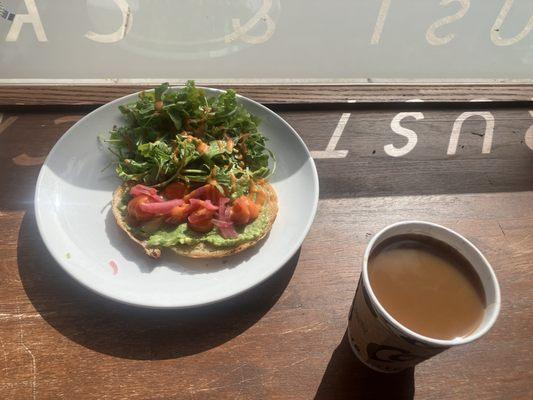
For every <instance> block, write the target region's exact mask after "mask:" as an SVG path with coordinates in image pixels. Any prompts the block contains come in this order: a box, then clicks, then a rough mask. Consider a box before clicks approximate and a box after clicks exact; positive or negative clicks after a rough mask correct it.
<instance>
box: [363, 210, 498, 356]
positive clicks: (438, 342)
mask: <svg viewBox="0 0 533 400" xmlns="http://www.w3.org/2000/svg"><path fill="white" fill-rule="evenodd" d="M413 224H414V225H427V226H431V227H434V228H437V229H441V230H444V231H446V232H447V233H448V234H450V235H452V236H456V237H458V238H459V239H460V240H462V241H463V242H464V243H465V244H466V245H467V246H469V247H470V248H471V249H472V250H474V252H475V253H476V255H477V256H478V257H479V259H480V260H481V262H482V264H483V266H484V267H485V269H486V270H487V272H488V274H489V276H490V280H491V282H492V285H493V286H494V307H493V311H492V314H491V316H490V318H489V319H488V321H486V322H485V323H483V326H482V327H478V329H476V331H475V332H474V333H473V334H470V335H468V336H465V337H461V338H454V339H450V340H445V339H436V338H431V337H428V336H424V335H421V334H419V333H416V332H414V331H412V330H411V329H409V328H407V327H406V326H404V325H402V324H401V323H400V322H398V321H397V320H396V319H394V318H393V317H392V315H390V314H389V313H388V312H387V310H385V308H384V307H383V306H382V305H381V303H380V302H379V300H378V298H377V296H376V295H375V294H374V291H373V290H372V286H371V285H370V279H369V277H368V259H369V257H370V254H371V251H372V249H373V248H374V245H375V244H376V241H377V240H378V239H379V238H380V237H381V236H383V234H384V233H386V232H387V231H389V230H390V229H392V228H395V227H398V226H403V225H413ZM428 236H429V235H428ZM457 251H459V250H457ZM362 277H363V284H364V286H365V289H366V290H367V292H368V294H369V296H370V298H371V299H372V303H373V305H374V306H375V307H376V308H377V309H378V312H379V313H380V314H381V315H382V316H383V317H384V318H385V319H386V320H387V322H388V323H390V324H391V325H393V326H394V327H395V328H396V329H397V330H399V331H400V332H402V333H403V334H405V335H407V336H409V337H412V338H413V339H415V340H417V341H419V342H422V343H425V344H428V345H431V346H442V347H451V346H457V345H461V344H466V343H470V342H473V341H474V340H476V339H479V338H480V337H481V336H483V335H484V334H485V333H487V332H488V331H489V330H490V328H492V326H493V325H494V323H495V322H496V319H497V318H498V315H499V313H500V306H501V297H500V286H499V284H498V279H497V278H496V274H495V273H494V271H493V269H492V266H491V265H490V263H489V262H488V260H487V259H486V258H485V256H484V255H483V254H482V253H481V251H480V250H479V249H478V248H477V247H476V246H475V245H474V244H473V243H472V242H470V241H469V240H468V239H467V238H465V237H464V236H463V235H461V234H459V233H457V232H455V231H454V230H452V229H449V228H446V227H445V226H442V225H438V224H435V223H432V222H426V221H417V220H410V221H401V222H396V223H394V224H390V225H387V226H386V227H385V228H383V229H381V230H380V231H379V232H378V233H376V234H375V235H374V236H373V237H372V239H371V240H370V241H369V242H368V244H367V247H366V250H365V253H364V258H363V269H362Z"/></svg>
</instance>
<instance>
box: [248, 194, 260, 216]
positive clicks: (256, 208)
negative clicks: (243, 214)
mask: <svg viewBox="0 0 533 400" xmlns="http://www.w3.org/2000/svg"><path fill="white" fill-rule="evenodd" d="M248 209H249V210H250V220H251V221H253V220H254V219H256V218H257V217H258V216H259V213H260V212H261V206H260V205H259V204H256V203H254V202H253V201H252V200H251V199H248Z"/></svg>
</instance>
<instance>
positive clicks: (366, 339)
mask: <svg viewBox="0 0 533 400" xmlns="http://www.w3.org/2000/svg"><path fill="white" fill-rule="evenodd" d="M404 234H415V235H423V236H428V237H431V238H434V239H437V240H439V241H441V242H444V243H446V244H448V245H450V246H451V247H453V248H454V249H455V250H457V251H458V252H459V253H460V254H462V255H463V256H464V257H465V258H466V259H467V260H468V261H469V262H470V264H471V265H472V267H473V268H474V271H475V272H476V273H477V275H478V276H479V278H480V280H481V284H482V286H483V291H484V293H485V299H486V308H485V315H484V318H483V321H482V322H481V324H480V325H479V327H478V328H477V329H476V330H475V331H474V332H472V333H471V334H470V335H468V336H465V337H460V338H455V339H452V340H441V339H434V338H430V337H426V336H423V335H420V334H418V333H416V332H413V331H412V330H410V329H408V328H407V327H405V326H403V325H402V324H400V323H399V322H398V321H396V320H395V319H394V318H393V317H392V316H391V315H390V314H389V313H388V312H387V310H385V309H384V308H383V306H382V305H381V304H380V303H379V301H378V299H377V298H376V296H375V294H374V292H373V291H372V287H371V286H370V281H369V278H368V259H369V257H370V255H371V254H372V251H373V250H374V249H375V248H376V247H377V246H378V245H379V244H380V243H381V242H383V241H384V240H386V239H388V238H391V237H394V236H397V235H404ZM499 312H500V288H499V285H498V281H497V279H496V275H495V274H494V271H493V270H492V267H491V266H490V264H489V262H488V261H487V259H486V258H485V257H484V256H483V254H481V252H480V251H479V250H478V249H477V248H476V247H475V246H474V245H473V244H472V243H471V242H470V241H468V240H467V239H466V238H464V237H463V236H461V235H460V234H458V233H457V232H454V231H452V230H450V229H448V228H445V227H443V226H440V225H436V224H433V223H430V222H422V221H406V222H399V223H396V224H392V225H389V226H387V227H386V228H384V229H383V230H381V231H380V232H378V233H377V234H376V235H375V236H374V237H373V238H372V240H371V241H370V243H369V244H368V246H367V248H366V251H365V254H364V258H363V269H362V272H361V276H360V277H359V283H358V285H357V291H356V293H355V298H354V301H353V304H352V307H351V309H350V314H349V317H348V337H349V339H350V345H351V347H352V350H353V351H354V353H355V354H356V356H357V357H358V358H359V359H360V360H361V361H362V362H363V363H364V364H366V365H367V366H368V367H370V368H372V369H375V370H377V371H380V372H398V371H401V370H403V369H405V368H409V367H413V366H415V365H416V364H418V363H420V362H422V361H424V360H427V359H428V358H430V357H433V356H434V355H436V354H438V353H440V352H442V351H444V350H446V349H448V348H450V347H452V346H457V345H461V344H465V343H469V342H472V341H474V340H476V339H478V338H480V337H481V336H483V335H484V334H485V333H487V331H488V330H489V329H490V328H491V327H492V325H494V322H495V321H496V318H497V317H498V313H499Z"/></svg>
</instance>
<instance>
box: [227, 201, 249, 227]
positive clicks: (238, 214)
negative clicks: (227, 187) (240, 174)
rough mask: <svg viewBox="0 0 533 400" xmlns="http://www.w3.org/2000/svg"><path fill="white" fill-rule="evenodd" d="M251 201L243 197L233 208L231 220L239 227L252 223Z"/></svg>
mask: <svg viewBox="0 0 533 400" xmlns="http://www.w3.org/2000/svg"><path fill="white" fill-rule="evenodd" d="M248 203H249V200H248V197H246V196H241V197H239V198H238V199H237V200H235V202H234V203H233V206H232V207H231V220H232V221H233V222H234V223H235V224H237V225H246V224H247V223H248V222H249V221H250V207H249V206H248Z"/></svg>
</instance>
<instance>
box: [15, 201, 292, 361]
mask: <svg viewBox="0 0 533 400" xmlns="http://www.w3.org/2000/svg"><path fill="white" fill-rule="evenodd" d="M299 255H300V251H298V252H297V253H296V254H295V255H294V256H293V257H292V258H291V259H290V260H289V261H288V262H287V264H285V266H284V267H283V268H282V269H281V270H279V271H278V272H277V273H276V274H274V275H273V276H272V277H270V278H269V279H268V280H267V281H265V282H263V283H262V284H260V285H259V286H257V287H256V288H254V289H253V290H249V291H247V292H245V293H243V294H241V295H239V296H236V297H234V298H231V299H229V300H227V301H224V302H221V303H217V304H213V305H210V306H204V307H199V308H195V309H186V310H157V309H143V308H137V307H132V306H127V305H124V304H119V303H115V302H113V301H111V300H108V299H105V298H103V297H101V296H99V295H97V294H95V293H93V292H91V291H89V290H88V289H86V288H84V287H82V286H81V285H79V284H78V283H77V282H75V281H74V280H73V279H72V278H70V277H69V276H68V275H67V274H66V273H65V272H64V271H63V270H62V269H61V267H60V266H59V265H58V264H57V263H56V262H55V260H54V259H53V258H52V256H51V255H50V254H49V253H48V250H47V249H46V247H45V246H44V243H43V242H42V240H41V238H40V236H39V233H38V230H37V226H36V221H35V215H34V213H33V211H28V212H27V213H26V215H25V216H24V218H23V221H22V224H21V227H20V232H19V240H18V250H17V257H18V266H19V274H20V278H21V281H22V284H23V286H24V290H25V291H26V294H27V296H28V298H29V299H30V301H31V302H32V304H33V306H34V307H35V308H36V310H37V311H38V312H39V313H40V315H41V316H42V317H43V319H44V320H45V321H47V322H48V323H49V324H50V325H51V326H52V327H54V328H55V329H56V330H57V331H58V332H60V333H61V334H63V335H64V336H66V337H68V338H69V339H70V340H72V341H74V342H76V343H78V344H80V345H82V346H84V347H87V348H89V349H91V350H94V351H98V352H100V353H104V354H109V355H112V356H115V357H121V358H128V359H138V360H161V359H170V358H177V357H182V356H187V355H191V354H196V353H200V352H203V351H206V350H208V349H211V348H214V347H217V346H219V345H221V344H223V343H225V342H227V341H228V340H230V339H232V338H234V337H236V336H238V335H240V334H241V333H242V332H244V331H246V330H247V329H248V328H250V327H251V326H252V325H254V324H255V323H256V322H257V321H258V320H259V319H260V318H261V317H262V316H263V315H264V314H265V313H266V312H267V311H268V310H270V308H271V307H272V306H273V305H274V304H275V303H276V302H277V300H278V299H279V297H280V296H281V294H282V293H283V291H284V289H285V287H286V286H287V285H288V283H289V281H290V279H291V277H292V275H293V273H294V269H295V267H296V265H297V263H298V258H299Z"/></svg>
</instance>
